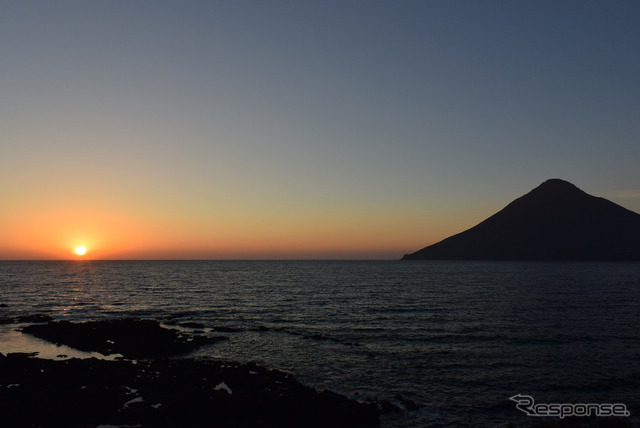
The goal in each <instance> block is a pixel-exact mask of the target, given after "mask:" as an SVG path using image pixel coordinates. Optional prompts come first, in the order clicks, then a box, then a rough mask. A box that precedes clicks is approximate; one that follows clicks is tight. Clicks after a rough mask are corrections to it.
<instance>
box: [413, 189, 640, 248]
mask: <svg viewBox="0 0 640 428" xmlns="http://www.w3.org/2000/svg"><path fill="white" fill-rule="evenodd" d="M402 259H403V260H446V259H450V260H640V214H637V213H634V212H633V211H629V210H627V209H626V208H623V207H621V206H619V205H616V204H614V203H613V202H611V201H608V200H606V199H603V198H598V197H595V196H591V195H588V194H587V193H585V192H583V191H582V190H580V189H578V188H577V187H576V186H574V185H573V184H571V183H568V182H566V181H563V180H559V179H552V180H547V181H545V182H544V183H542V184H541V185H540V186H538V187H537V188H535V189H534V190H532V191H531V192H529V193H527V194H526V195H524V196H522V197H520V198H518V199H516V200H515V201H513V202H511V203H510V204H509V205H507V206H506V207H505V208H504V209H503V210H501V211H499V212H498V213H496V214H494V215H493V216H491V217H489V218H488V219H486V220H485V221H483V222H482V223H480V224H478V225H477V226H475V227H473V228H471V229H469V230H466V231H464V232H462V233H459V234H457V235H454V236H451V237H449V238H447V239H445V240H443V241H440V242H438V243H436V244H433V245H431V246H428V247H425V248H423V249H422V250H419V251H417V252H415V253H413V254H406V255H405V256H404V257H403V258H402Z"/></svg>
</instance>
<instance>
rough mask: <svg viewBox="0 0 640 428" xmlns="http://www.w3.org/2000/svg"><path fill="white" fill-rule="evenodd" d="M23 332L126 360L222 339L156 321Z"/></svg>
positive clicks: (35, 328) (108, 322) (99, 323)
mask: <svg viewBox="0 0 640 428" xmlns="http://www.w3.org/2000/svg"><path fill="white" fill-rule="evenodd" d="M22 331H23V332H24V333H27V334H30V335H32V336H35V337H38V338H40V339H44V340H48V341H50V342H53V343H56V344H63V345H67V346H70V347H72V348H76V349H79V350H81V351H87V352H93V351H95V352H100V353H102V354H104V355H110V354H117V353H120V354H122V355H123V356H124V357H125V358H159V357H165V356H171V355H179V354H185V353H187V352H190V351H193V350H195V349H197V348H199V347H200V346H203V345H206V344H210V343H215V342H218V341H220V340H225V339H226V338H225V337H206V336H200V335H189V334H186V333H181V332H178V331H176V330H172V329H166V328H163V327H161V326H160V323H158V321H155V320H135V319H119V320H104V321H88V322H83V323H71V322H69V321H58V322H49V323H48V324H35V325H30V326H27V327H25V328H24V329H23V330H22Z"/></svg>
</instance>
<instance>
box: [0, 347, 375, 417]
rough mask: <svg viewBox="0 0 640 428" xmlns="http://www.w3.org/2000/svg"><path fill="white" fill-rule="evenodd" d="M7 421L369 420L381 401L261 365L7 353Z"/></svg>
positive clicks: (3, 373) (3, 367)
mask: <svg viewBox="0 0 640 428" xmlns="http://www.w3.org/2000/svg"><path fill="white" fill-rule="evenodd" d="M0 414H1V415H2V422H3V425H4V426H11V427H31V426H41V427H81V426H96V425H99V424H111V425H128V426H141V427H158V428H164V427H176V426H188V427H193V428H199V427H212V426H216V427H298V426H308V427H328V426H332V427H356V426H359V427H366V426H375V425H377V423H378V411H377V408H376V406H375V405H374V404H362V403H358V402H356V401H354V400H349V399H347V398H346V397H344V396H342V395H339V394H335V393H332V392H327V391H325V392H321V393H318V392H317V391H315V390H314V389H312V388H309V387H305V386H303V385H301V384H300V383H298V382H297V381H296V380H295V379H294V378H293V377H292V376H290V375H288V374H286V373H282V372H279V371H275V370H267V369H265V368H262V367H259V366H256V365H254V364H236V363H223V362H219V361H210V360H192V359H179V360H157V361H139V362H138V363H137V364H133V363H132V362H129V361H102V360H96V359H90V360H77V359H72V360H66V361H51V360H42V359H37V358H27V356H26V355H13V354H10V355H8V356H7V357H2V356H1V354H0Z"/></svg>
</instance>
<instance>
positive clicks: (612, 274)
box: [0, 261, 640, 427]
mask: <svg viewBox="0 0 640 428" xmlns="http://www.w3.org/2000/svg"><path fill="white" fill-rule="evenodd" d="M36 313H40V314H46V315H50V316H52V317H53V318H54V319H58V320H62V319H67V320H72V321H83V320H96V319H109V318H124V317H136V318H153V319H157V320H159V321H161V322H163V323H166V324H167V325H168V326H169V327H170V326H172V325H174V324H175V323H184V322H195V323H201V324H204V326H205V328H204V331H205V332H207V334H211V335H224V336H227V337H229V339H230V340H229V341H225V342H220V343H217V344H214V345H211V346H208V347H205V348H201V349H200V350H198V351H197V352H195V353H194V354H192V355H191V356H194V357H208V358H218V359H224V360H233V361H241V362H245V361H253V362H256V363H258V364H261V365H263V366H266V367H269V368H276V369H280V370H285V371H288V372H291V373H293V374H294V375H295V377H296V378H297V379H298V380H299V381H301V382H302V383H304V384H306V385H309V386H313V387H315V388H317V389H320V390H322V389H330V390H333V391H336V392H339V393H342V394H345V395H347V396H349V397H352V398H356V399H360V400H366V399H367V398H368V397H371V398H373V399H375V400H379V401H380V400H389V401H391V402H394V403H396V404H398V405H400V406H402V400H400V399H399V397H398V395H397V394H400V395H401V396H402V397H403V398H404V399H408V400H411V401H413V402H414V403H415V404H416V405H417V406H418V408H417V409H414V410H406V411H404V412H401V413H390V414H388V415H385V416H383V417H382V426H383V427H385V426H386V427H399V426H460V425H463V426H496V425H501V424H504V423H507V422H515V423H517V424H527V423H539V422H541V421H553V420H556V421H557V420H558V419H557V418H555V419H553V418H548V419H547V418H542V419H541V418H532V417H527V416H526V415H525V414H524V413H522V412H520V411H518V410H517V409H516V408H515V403H514V402H512V401H510V400H509V397H512V396H514V395H517V394H523V395H529V396H531V397H533V398H534V399H535V400H536V402H539V403H624V404H625V405H626V406H627V407H628V408H630V409H633V408H638V405H639V404H640V335H639V333H638V331H639V328H640V263H577V262H576V263H557V262H556V263H540V262H508V263H505V262H453V261H447V262H439V261H438V262H436V261H69V262H62V261H60V262H6V261H5V262H0V318H11V317H19V316H23V315H32V314H36ZM17 328H19V325H16V324H6V325H3V326H0V352H5V353H6V352H13V351H16V350H20V347H21V346H24V347H28V345H29V344H30V346H33V342H30V341H31V340H32V339H29V338H24V337H22V335H21V334H20V333H17V332H16V329H17ZM40 345H43V344H42V343H40ZM45 348H46V347H43V350H44V351H45V352H48V353H47V356H49V355H51V354H55V353H56V352H55V351H52V350H50V349H49V350H47V349H45ZM26 350H32V349H26ZM65 352H69V349H65ZM65 352H60V353H65Z"/></svg>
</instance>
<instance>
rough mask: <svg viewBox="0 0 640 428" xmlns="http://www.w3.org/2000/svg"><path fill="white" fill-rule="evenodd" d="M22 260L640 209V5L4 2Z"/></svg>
mask: <svg viewBox="0 0 640 428" xmlns="http://www.w3.org/2000/svg"><path fill="white" fill-rule="evenodd" d="M0 10H1V13H0V195H1V199H0V258H2V259H24V258H27V259H28V258H36V259H60V258H63V259H64V258H73V254H72V249H73V248H74V247H75V246H77V245H85V246H86V247H87V249H88V252H87V255H86V256H85V257H87V258H97V259H128V258H133V259H156V258H160V259H167V258H169V259H171V258H174V259H182V258H204V259H229V258H240V259H254V258H275V259H279V258H299V259H307V258H338V259H340V258H349V259H353V258H356V259H357V258H390V259H396V258H399V257H401V256H402V254H404V253H407V252H413V251H416V250H418V249H420V248H422V247H424V246H426V245H429V244H431V243H434V242H436V241H439V240H441V239H443V238H445V237H447V236H449V235H451V234H453V233H457V232H460V231H462V230H464V229H467V228H469V227H472V226H474V225H475V224H477V223H478V222H480V221H481V220H483V219H484V218H486V217H488V216H489V215H491V214H493V213H495V212H496V211H498V210H500V209H501V208H503V207H504V206H505V205H506V204H507V203H509V202H510V201H511V200H513V199H515V198H516V197H518V196H521V195H522V194H524V193H526V192H528V191H529V190H531V189H532V188H534V187H536V186H537V185H539V184H540V183H541V182H542V181H544V180H545V179H547V178H552V177H557V178H563V179H566V180H568V181H571V182H572V183H574V184H576V185H577V186H578V187H580V188H581V189H583V190H585V191H586V192H588V193H591V194H594V195H597V196H603V197H606V198H608V199H611V200H613V201H614V202H616V203H618V204H620V205H623V206H625V207H627V208H629V209H632V210H634V211H636V212H640V167H639V165H640V162H639V161H640V117H639V113H640V78H639V76H640V54H639V52H640V27H639V26H638V23H639V22H640V2H638V1H623V0H621V1H615V2H607V1H587V0H579V1H556V0H554V1H511V0H509V1H491V0H489V1H475V0H474V1H456V0H454V1H450V0H442V1H364V0H362V1H328V0H322V1H319V0H318V1H299V0H295V1H271V0H256V1H231V0H229V1H158V0H154V1H135V0H126V1H117V0H110V1H87V0H82V1H80V0H79V1H65V0H56V1H29V0H16V1H2V0H0Z"/></svg>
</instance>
